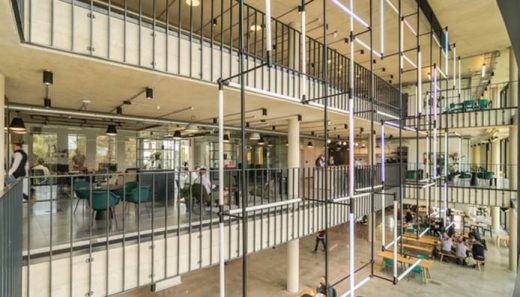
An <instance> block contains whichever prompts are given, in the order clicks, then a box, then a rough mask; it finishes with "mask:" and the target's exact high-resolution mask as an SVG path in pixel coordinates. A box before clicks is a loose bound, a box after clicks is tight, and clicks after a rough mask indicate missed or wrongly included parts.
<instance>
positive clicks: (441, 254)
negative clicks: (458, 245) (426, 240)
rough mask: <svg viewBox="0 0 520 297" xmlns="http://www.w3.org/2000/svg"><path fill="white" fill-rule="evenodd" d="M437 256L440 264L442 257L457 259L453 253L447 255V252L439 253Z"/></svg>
mask: <svg viewBox="0 0 520 297" xmlns="http://www.w3.org/2000/svg"><path fill="white" fill-rule="evenodd" d="M439 255H440V256H441V257H440V261H441V262H442V260H443V259H444V257H448V258H453V259H457V258H458V257H457V255H455V254H454V253H447V252H444V251H440V252H439Z"/></svg>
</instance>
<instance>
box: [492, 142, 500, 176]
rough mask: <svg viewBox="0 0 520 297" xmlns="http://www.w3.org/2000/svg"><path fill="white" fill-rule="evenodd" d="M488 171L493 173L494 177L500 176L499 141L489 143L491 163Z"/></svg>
mask: <svg viewBox="0 0 520 297" xmlns="http://www.w3.org/2000/svg"><path fill="white" fill-rule="evenodd" d="M489 163H490V166H489V170H490V171H493V172H494V173H495V177H496V178H498V177H499V176H500V141H499V140H496V141H495V142H492V143H491V161H490V162H489Z"/></svg>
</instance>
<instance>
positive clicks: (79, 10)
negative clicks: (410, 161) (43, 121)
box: [17, 0, 407, 120]
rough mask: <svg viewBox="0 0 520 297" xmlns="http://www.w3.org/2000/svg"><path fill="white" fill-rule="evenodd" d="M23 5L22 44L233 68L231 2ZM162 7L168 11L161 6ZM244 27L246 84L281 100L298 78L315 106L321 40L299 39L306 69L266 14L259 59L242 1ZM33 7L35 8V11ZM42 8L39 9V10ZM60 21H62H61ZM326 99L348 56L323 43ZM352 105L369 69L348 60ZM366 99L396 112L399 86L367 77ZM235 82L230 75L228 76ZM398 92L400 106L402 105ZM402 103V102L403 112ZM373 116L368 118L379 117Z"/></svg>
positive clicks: (30, 1) (208, 71) (43, 0)
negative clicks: (269, 36)
mask: <svg viewBox="0 0 520 297" xmlns="http://www.w3.org/2000/svg"><path fill="white" fill-rule="evenodd" d="M18 3H21V5H19V6H17V7H21V8H23V9H24V11H23V13H22V12H19V13H18V15H19V16H20V17H21V18H22V19H23V20H24V21H23V25H24V26H23V27H22V29H23V32H24V37H25V38H24V39H25V42H28V43H31V44H35V45H39V46H43V47H50V48H54V49H57V50H62V51H66V52H74V53H77V54H82V55H87V56H92V57H96V58H100V59H104V60H110V61H115V62H120V63H123V64H129V65H134V66H138V67H143V68H147V69H153V70H156V71H159V72H165V73H171V74H177V75H182V76H187V77H190V78H193V79H198V80H204V81H210V82H216V81H217V79H218V78H226V77H231V76H232V75H233V74H236V73H237V71H238V61H237V59H236V56H238V51H237V45H238V42H237V38H238V29H237V26H238V20H237V16H238V5H237V3H236V1H228V0H225V1H218V0H211V1H201V5H200V7H195V8H194V7H193V6H189V5H185V4H184V2H183V1H178V2H177V3H174V1H173V0H164V1H143V2H141V1H129V0H128V1H118V2H116V1H106V0H103V1H100V0H95V1H94V0H91V1H88V0H58V1H51V0H38V1H36V0H18ZM165 7H168V9H165ZM245 7H246V16H245V19H246V20H245V21H247V24H248V28H249V30H248V31H247V33H246V34H245V53H244V55H245V64H246V68H247V69H252V68H255V67H257V69H256V70H254V71H250V72H248V73H247V74H246V75H245V80H246V88H248V89H251V90H261V91H263V92H268V93H272V94H274V95H278V96H283V97H285V98H286V99H289V100H297V101H299V100H301V99H302V88H301V86H302V78H305V79H306V80H307V81H308V82H307V83H306V84H305V85H306V88H307V90H306V91H305V93H306V95H307V99H310V100H314V99H316V100H315V101H314V102H313V104H319V105H321V104H323V102H322V100H319V98H321V96H322V95H321V94H322V88H323V84H322V81H323V77H324V74H323V73H321V72H322V67H321V66H320V65H322V64H323V62H324V61H322V59H323V55H322V51H323V43H321V42H320V41H318V40H316V39H313V38H310V37H306V43H307V44H306V49H307V55H306V56H307V57H308V59H307V61H306V63H307V68H306V69H308V71H307V73H306V74H303V73H302V65H301V64H302V63H301V61H300V55H299V53H300V51H301V42H300V39H301V32H299V31H298V30H296V29H294V28H292V27H291V26H289V25H287V24H284V23H282V22H281V21H279V20H277V19H275V18H273V19H272V24H271V26H272V28H273V45H274V49H273V50H274V54H273V57H272V58H273V60H272V62H273V65H272V67H271V68H267V67H261V65H263V64H265V61H266V50H265V48H266V42H265V36H264V35H265V34H264V30H263V28H264V27H265V24H264V20H265V15H264V13H263V12H261V11H259V10H257V9H255V8H253V7H252V6H249V5H245ZM37 11H38V12H39V13H36V12H37ZM41 12H47V13H41ZM64 20H67V24H68V25H65V26H63V25H62V24H61V22H62V21H64ZM327 50H328V51H329V53H328V57H329V61H325V62H326V63H330V67H328V68H329V73H328V77H329V78H330V82H329V84H328V85H329V89H330V90H329V94H331V95H333V94H337V95H334V96H332V97H330V98H329V99H328V106H329V108H331V110H333V109H336V110H338V111H347V110H348V107H347V105H348V104H347V101H348V100H347V99H348V91H349V87H348V86H349V75H348V73H349V67H350V63H349V58H347V57H346V56H344V55H342V54H340V53H338V52H337V51H336V50H334V49H331V48H328V49H327ZM354 67H355V69H354V70H355V73H356V74H355V80H356V81H355V89H354V90H355V94H354V95H355V98H356V100H355V111H356V113H358V116H360V117H367V118H368V117H369V112H370V110H371V108H370V98H368V94H369V92H368V91H369V85H370V84H369V83H368V82H369V80H370V72H369V70H368V69H366V68H364V67H363V66H361V65H359V64H357V63H356V64H355V66H354ZM375 80H376V81H375V95H374V99H375V101H374V104H375V106H376V108H377V109H378V110H381V111H383V112H386V113H389V114H392V115H393V116H398V115H399V110H398V106H399V92H398V90H397V89H395V88H394V87H393V86H391V85H390V84H389V83H388V82H386V81H385V80H384V79H383V78H380V77H377V76H376V77H375ZM231 82H232V83H238V78H235V79H233V80H231ZM406 98H407V96H406V95H404V96H403V104H404V105H403V106H405V107H406V106H407V99H406ZM406 109H407V108H404V110H406ZM379 117H380V116H376V119H375V120H379Z"/></svg>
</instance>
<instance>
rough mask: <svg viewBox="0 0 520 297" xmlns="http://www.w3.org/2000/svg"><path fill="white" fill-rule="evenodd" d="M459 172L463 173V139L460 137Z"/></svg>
mask: <svg viewBox="0 0 520 297" xmlns="http://www.w3.org/2000/svg"><path fill="white" fill-rule="evenodd" d="M458 165H459V171H460V172H462V137H461V136H459V164H458Z"/></svg>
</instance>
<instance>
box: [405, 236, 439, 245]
mask: <svg viewBox="0 0 520 297" xmlns="http://www.w3.org/2000/svg"><path fill="white" fill-rule="evenodd" d="M403 239H404V240H406V241H409V242H412V243H419V244H425V245H430V246H437V245H438V244H439V239H438V238H437V237H433V236H430V235H424V236H423V237H420V238H419V239H417V238H416V237H415V236H412V235H408V234H403Z"/></svg>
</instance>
